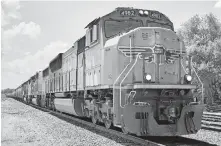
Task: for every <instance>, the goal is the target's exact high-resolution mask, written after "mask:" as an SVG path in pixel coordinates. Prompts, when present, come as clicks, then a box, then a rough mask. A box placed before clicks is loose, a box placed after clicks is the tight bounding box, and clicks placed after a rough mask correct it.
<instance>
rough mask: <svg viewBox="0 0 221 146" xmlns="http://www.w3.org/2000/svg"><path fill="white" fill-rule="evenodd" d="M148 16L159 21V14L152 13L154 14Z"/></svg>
mask: <svg viewBox="0 0 221 146" xmlns="http://www.w3.org/2000/svg"><path fill="white" fill-rule="evenodd" d="M150 16H151V17H152V18H156V19H161V14H160V13H154V12H152V13H151V15H150Z"/></svg>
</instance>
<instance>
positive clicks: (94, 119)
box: [91, 112, 98, 124]
mask: <svg viewBox="0 0 221 146" xmlns="http://www.w3.org/2000/svg"><path fill="white" fill-rule="evenodd" d="M91 120H92V123H94V124H97V123H98V119H97V112H94V114H93V115H92V117H91Z"/></svg>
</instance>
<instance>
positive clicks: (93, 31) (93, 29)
mask: <svg viewBox="0 0 221 146" xmlns="http://www.w3.org/2000/svg"><path fill="white" fill-rule="evenodd" d="M97 40H98V24H95V25H92V26H90V27H89V28H88V29H87V32H86V46H90V45H91V44H93V43H94V42H96V41H97Z"/></svg>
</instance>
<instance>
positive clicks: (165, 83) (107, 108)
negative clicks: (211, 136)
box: [18, 8, 204, 136]
mask: <svg viewBox="0 0 221 146" xmlns="http://www.w3.org/2000/svg"><path fill="white" fill-rule="evenodd" d="M85 28H86V35H85V36H83V37H82V38H80V39H79V40H77V41H76V42H75V43H74V45H73V46H72V47H71V48H70V49H68V50H67V51H66V52H64V53H59V54H58V55H57V56H56V57H55V58H54V59H53V60H52V61H51V62H50V63H49V65H48V67H47V68H46V69H45V70H43V71H42V74H38V76H36V75H35V76H33V77H32V78H31V79H30V80H29V81H27V82H28V86H29V90H30V91H29V92H28V95H25V96H28V97H30V98H29V99H30V101H31V103H33V104H37V105H39V106H43V107H46V108H50V109H53V110H58V111H61V112H65V113H69V114H73V115H76V116H79V117H87V118H91V119H92V122H93V123H94V124H97V123H98V122H101V123H104V124H105V127H106V128H110V127H111V126H116V127H120V128H121V129H122V131H123V132H124V133H126V134H127V133H133V134H136V135H138V136H147V135H157V136H163V135H167V136H168V135H182V134H192V133H196V132H197V131H198V130H199V129H200V128H201V118H202V113H203V108H204V105H203V104H200V103H198V102H194V99H193V94H192V89H195V88H196V85H193V84H191V80H192V76H191V74H192V67H191V62H190V59H188V60H186V58H187V54H186V48H185V46H184V43H183V41H181V40H180V38H179V37H178V36H177V35H176V33H175V32H174V28H173V23H172V22H171V21H170V20H169V18H168V17H167V16H165V15H164V14H162V13H160V12H158V11H152V10H142V9H134V8H116V9H115V10H114V11H113V12H111V13H109V14H107V15H105V16H102V17H100V18H96V19H94V20H93V21H92V22H90V23H89V24H88V25H87V26H86V27H85ZM186 62H188V63H187V64H186ZM186 68H188V70H189V72H187V71H186ZM36 81H38V84H39V85H40V86H41V87H42V89H39V88H36V90H32V89H33V88H34V84H37V83H36ZM18 92H20V88H18ZM26 93H27V92H26ZM37 99H38V100H37ZM37 101H38V102H37Z"/></svg>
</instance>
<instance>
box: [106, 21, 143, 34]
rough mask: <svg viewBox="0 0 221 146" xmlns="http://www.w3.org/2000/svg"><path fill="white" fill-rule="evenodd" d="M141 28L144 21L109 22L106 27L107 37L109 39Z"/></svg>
mask: <svg viewBox="0 0 221 146" xmlns="http://www.w3.org/2000/svg"><path fill="white" fill-rule="evenodd" d="M140 26H142V21H139V20H107V21H105V25H104V31H105V36H106V37H107V38H109V37H112V36H114V35H117V34H119V33H122V32H128V31H129V30H131V29H134V28H137V27H140Z"/></svg>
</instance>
